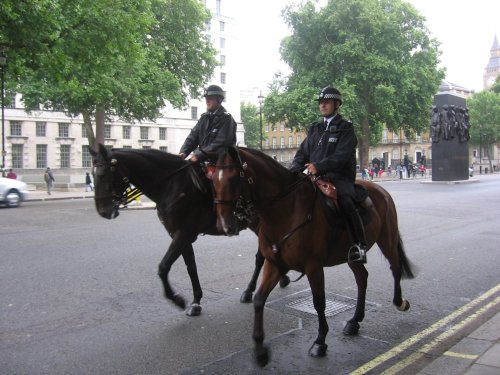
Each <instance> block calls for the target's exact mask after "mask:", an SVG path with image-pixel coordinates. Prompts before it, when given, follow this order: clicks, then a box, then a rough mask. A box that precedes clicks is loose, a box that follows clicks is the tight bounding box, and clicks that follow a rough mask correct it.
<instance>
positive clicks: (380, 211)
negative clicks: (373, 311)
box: [212, 147, 414, 366]
mask: <svg viewBox="0 0 500 375" xmlns="http://www.w3.org/2000/svg"><path fill="white" fill-rule="evenodd" d="M212 181H213V184H214V188H215V202H216V212H217V226H218V227H219V230H223V231H225V232H226V233H228V234H230V233H231V232H233V231H234V228H235V219H234V216H233V214H232V213H233V206H234V205H236V204H238V205H241V204H251V205H252V207H254V208H255V210H256V211H257V213H258V216H259V220H260V224H261V225H260V229H259V247H260V249H261V251H262V253H263V255H264V257H265V258H266V261H265V263H264V271H263V278H262V281H261V284H260V286H259V288H258V290H257V292H256V293H255V296H254V309H255V321H254V330H253V339H254V342H255V356H256V360H257V363H258V364H259V365H261V366H265V365H266V364H267V362H268V360H269V353H268V349H267V347H266V346H264V344H263V341H264V326H263V313H264V304H265V302H266V300H267V297H268V296H269V293H271V291H272V290H273V289H274V287H275V286H276V284H277V283H278V281H279V279H280V277H281V276H282V275H284V274H286V272H288V271H289V270H296V271H298V272H301V273H302V274H305V275H306V276H307V278H308V281H309V285H310V287H311V291H312V296H313V304H314V308H315V310H316V312H317V315H318V320H319V329H318V336H317V338H316V340H315V341H314V343H313V344H312V346H311V348H310V349H309V354H310V355H311V356H313V357H321V356H324V355H325V354H326V349H327V345H326V343H325V338H326V335H327V333H328V324H327V321H326V317H325V306H326V301H325V281H324V272H323V268H324V267H330V266H335V265H338V264H342V263H346V261H347V253H348V249H349V247H350V240H349V236H348V233H347V231H346V228H345V226H344V225H342V224H341V223H340V221H338V220H337V221H333V222H332V220H331V219H330V220H329V219H328V217H327V215H328V211H327V210H325V207H324V202H323V198H322V196H321V195H320V194H321V193H320V192H318V190H317V188H316V186H315V185H314V184H312V183H311V181H310V179H309V178H308V177H306V176H305V175H304V174H303V173H293V172H291V171H289V170H287V169H286V168H284V167H283V166H281V165H280V164H279V163H277V162H276V161H275V160H273V159H272V158H270V157H268V156H267V155H265V154H263V153H262V152H259V151H256V150H251V149H246V148H243V147H240V148H230V149H228V151H227V152H225V153H223V154H221V155H220V156H219V159H218V161H217V165H216V169H215V173H214V174H213V177H212ZM360 183H361V184H362V185H363V186H364V187H365V188H366V189H367V190H368V193H369V197H370V199H371V201H372V202H373V205H372V207H371V208H370V220H369V223H368V224H367V225H366V226H365V229H366V238H367V241H368V248H371V247H372V246H373V244H375V243H377V245H378V246H379V248H380V250H381V251H382V253H383V254H384V256H385V257H386V259H387V260H388V261H389V264H390V267H391V271H392V275H393V278H394V297H393V303H394V305H396V307H397V308H398V309H399V310H401V311H406V310H408V309H409V307H410V305H409V303H408V301H406V300H404V299H403V298H402V295H401V285H400V280H401V278H402V277H406V278H412V277H414V276H413V272H412V270H411V265H410V262H409V261H408V259H407V257H406V255H405V252H404V249H403V242H402V240H401V236H400V233H399V229H398V220H397V214H396V207H395V205H394V202H393V200H392V198H391V196H390V195H389V193H388V192H387V191H386V190H384V189H383V188H382V187H380V186H379V185H378V184H374V183H370V182H360ZM337 218H338V215H337ZM349 267H350V268H351V270H352V272H353V273H354V276H355V279H356V284H357V287H358V295H357V303H356V310H355V313H354V316H353V317H352V318H351V319H350V320H349V321H348V322H347V324H346V326H345V327H344V334H346V335H354V334H357V333H358V330H359V322H361V321H362V320H363V318H364V314H365V298H366V287H367V281H368V272H367V270H366V268H365V266H364V265H363V264H362V263H352V264H349Z"/></svg>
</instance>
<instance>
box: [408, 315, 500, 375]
mask: <svg viewBox="0 0 500 375" xmlns="http://www.w3.org/2000/svg"><path fill="white" fill-rule="evenodd" d="M417 374H418V375H435V374H441V375H457V374H463V375H490V374H491V375H498V374H500V312H497V313H496V315H495V316H493V317H492V318H491V319H490V320H488V321H487V322H485V323H484V324H482V325H481V326H480V327H479V328H478V329H476V330H475V331H474V332H472V333H471V334H469V335H468V336H466V337H464V338H463V339H461V340H460V341H459V342H458V343H457V344H455V345H453V346H452V347H451V348H450V349H448V350H447V351H445V352H444V353H443V354H441V355H440V356H439V357H437V358H436V359H434V360H433V361H432V362H431V363H430V364H428V365H427V366H426V367H425V368H423V369H422V371H420V372H418V373H417Z"/></svg>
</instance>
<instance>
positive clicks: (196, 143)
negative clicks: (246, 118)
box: [180, 106, 236, 162]
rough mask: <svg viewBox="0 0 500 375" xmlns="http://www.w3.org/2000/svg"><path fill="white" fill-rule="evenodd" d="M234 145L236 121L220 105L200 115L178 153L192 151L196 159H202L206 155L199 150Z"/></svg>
mask: <svg viewBox="0 0 500 375" xmlns="http://www.w3.org/2000/svg"><path fill="white" fill-rule="evenodd" d="M235 145H236V122H235V121H234V119H233V116H231V114H230V113H228V112H226V110H225V109H224V107H222V106H220V107H219V108H217V110H215V111H214V112H205V113H203V114H202V115H201V117H200V119H199V120H198V122H197V123H196V125H195V126H194V128H193V129H191V132H190V133H189V135H188V137H187V138H186V141H185V142H184V144H183V145H182V147H181V150H180V153H182V154H185V155H189V154H190V153H191V152H194V154H195V155H196V157H197V158H198V160H199V161H200V162H201V161H204V160H205V159H206V158H207V157H206V155H205V154H203V153H202V152H201V150H203V151H204V152H207V153H210V152H217V150H218V149H220V148H222V147H229V146H235Z"/></svg>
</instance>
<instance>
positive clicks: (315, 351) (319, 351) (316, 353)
mask: <svg viewBox="0 0 500 375" xmlns="http://www.w3.org/2000/svg"><path fill="white" fill-rule="evenodd" d="M327 348H328V345H326V344H316V343H314V344H313V345H312V346H311V349H309V355H310V356H311V357H314V358H319V357H324V356H325V355H326V349H327Z"/></svg>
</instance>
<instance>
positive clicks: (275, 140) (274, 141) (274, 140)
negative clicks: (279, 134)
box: [273, 137, 278, 148]
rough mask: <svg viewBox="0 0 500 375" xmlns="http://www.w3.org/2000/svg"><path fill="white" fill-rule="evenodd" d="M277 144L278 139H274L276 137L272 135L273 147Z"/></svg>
mask: <svg viewBox="0 0 500 375" xmlns="http://www.w3.org/2000/svg"><path fill="white" fill-rule="evenodd" d="M277 145H278V140H277V139H276V137H273V148H276V146H277Z"/></svg>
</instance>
